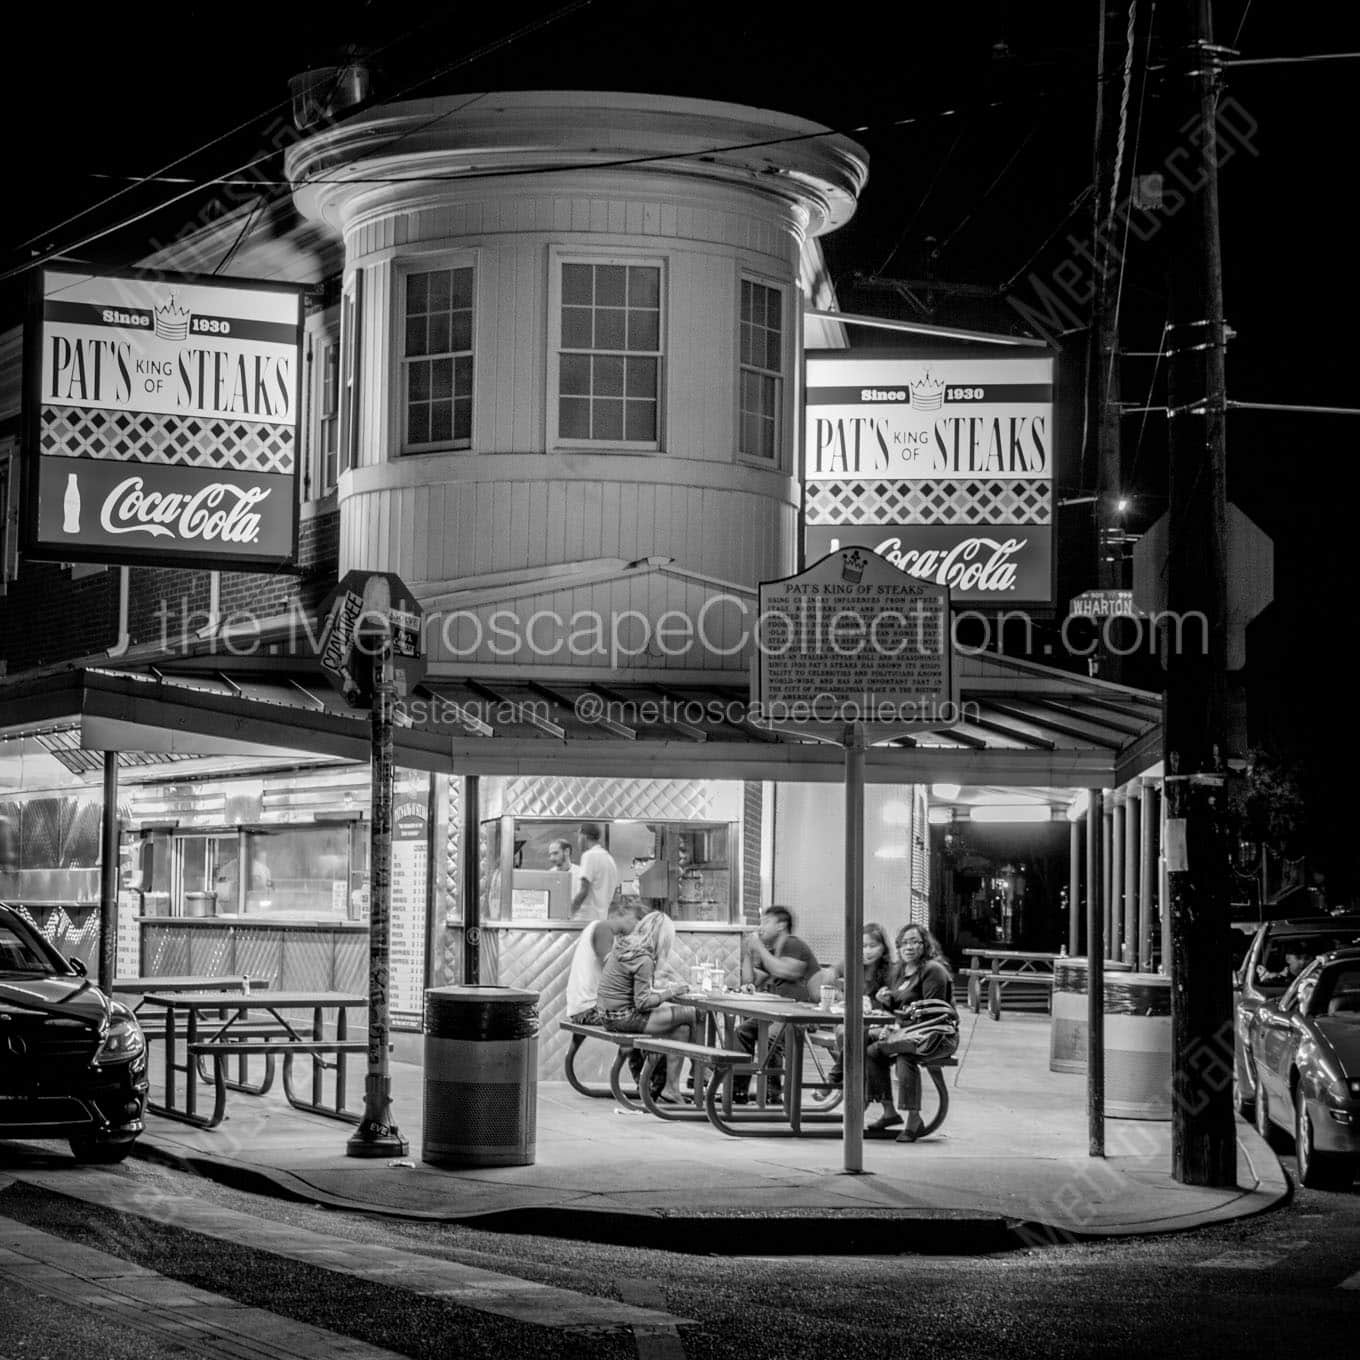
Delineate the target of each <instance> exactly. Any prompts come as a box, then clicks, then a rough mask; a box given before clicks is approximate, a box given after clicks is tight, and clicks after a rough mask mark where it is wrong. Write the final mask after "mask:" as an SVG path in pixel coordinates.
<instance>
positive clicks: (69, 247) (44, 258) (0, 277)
mask: <svg viewBox="0 0 1360 1360" xmlns="http://www.w3.org/2000/svg"><path fill="white" fill-rule="evenodd" d="M592 3H593V0H573V3H572V4H569V5H566V6H564V7H562V8H561V9H559V10H555V11H554V12H553V13H552V14H549V15H545V16H543V17H541V18H540V19H538V20H535V21H534V22H532V23H530V24H525V25H523V26H521V27H520V28H518V29H516V30H514V32H513V33H510V34H506V35H505V36H503V37H501V38H499V39H496V40H494V41H493V42H490V43H486V44H484V45H483V46H482V47H480V48H477V49H476V50H475V51H473V52H470V53H468V54H466V55H465V56H464V57H462V58H460V59H459V60H458V61H456V62H451V63H450V64H449V65H447V66H445V67H443V68H441V69H440V70H439V71H437V72H435V73H433V74H431V75H426V76H423V77H421V79H420V80H418V81H416V82H414V83H412V84H411V85H408V86H406V87H404V88H403V89H402V90H401V91H400V92H398V93H397V94H394V95H392V96H391V98H392V99H399V98H401V97H402V95H404V94H407V93H409V92H410V91H411V90H413V89H418V88H419V87H420V86H421V85H425V84H428V83H429V82H430V81H431V80H437V79H439V78H440V76H443V75H447V74H448V72H449V71H452V70H454V69H456V68H457V67H459V66H464V65H467V64H468V63H469V62H471V61H475V60H478V59H479V58H481V57H483V56H486V55H488V54H489V53H491V52H494V51H497V50H498V49H500V48H502V47H505V46H508V45H509V44H510V43H512V42H514V41H517V40H518V39H519V38H521V37H524V36H525V35H526V34H528V33H531V32H534V31H535V30H537V29H541V28H544V27H546V26H548V25H549V24H552V23H555V22H556V21H557V20H558V19H559V18H561V17H563V16H565V15H566V14H570V13H572V12H574V11H575V10H578V9H582V8H584V7H585V6H587V5H590V4H592ZM477 97H479V98H480V96H477ZM469 102H472V101H469ZM455 111H456V110H451V111H449V112H455ZM440 116H447V114H444V115H440ZM432 121H438V120H437V119H435V120H432ZM412 131H413V130H412ZM407 135H410V132H408V134H407ZM281 150H282V148H281V147H273V148H271V149H270V150H269V151H267V152H265V153H263V154H262V155H259V156H256V157H254V158H252V159H251V160H249V161H246V162H245V163H244V164H242V165H238V166H236V167H235V168H234V169H233V170H231V171H230V172H229V173H228V175H226V176H214V177H212V178H210V179H205V180H202V181H200V182H198V183H195V184H194V185H192V186H191V187H190V188H188V189H186V190H185V191H184V192H183V193H180V194H175V195H174V196H173V197H171V198H169V199H167V200H165V201H164V202H162V203H158V204H156V205H154V206H153V207H150V208H146V209H144V210H143V211H141V212H138V213H134V214H132V215H131V216H129V217H125V218H124V219H122V220H121V221H119V222H115V223H113V224H112V225H111V226H108V227H104V228H101V229H100V230H99V231H95V232H91V233H90V234H89V235H88V236H84V237H82V238H81V239H80V240H78V241H74V242H68V243H67V244H66V245H63V246H61V247H53V248H52V249H50V250H48V251H47V252H45V253H43V254H40V255H39V256H37V258H35V259H30V260H25V261H24V262H23V263H22V264H18V265H14V266H12V267H11V268H9V269H6V270H4V271H3V272H0V282H4V281H6V280H9V279H12V278H16V277H18V276H19V275H21V274H25V273H28V272H29V271H30V270H33V269H38V268H41V266H43V265H44V264H47V263H48V262H49V261H51V260H55V259H59V258H61V257H62V256H64V255H66V254H68V253H69V252H70V251H73V250H82V249H84V247H86V246H88V245H92V244H93V243H94V242H95V241H101V240H103V239H104V238H105V237H106V236H112V235H113V234H114V233H115V232H119V231H123V230H125V229H126V228H127V227H131V226H135V225H136V224H137V223H138V222H143V221H145V220H146V219H147V218H148V217H154V216H155V215H156V214H157V213H161V212H164V211H165V210H166V209H168V208H173V207H174V206H175V204H177V203H182V202H183V201H184V200H185V199H186V198H192V197H193V196H194V195H195V194H198V193H201V192H203V190H205V189H210V188H215V187H219V186H225V185H227V184H231V183H239V182H240V181H238V180H236V179H235V178H234V177H235V176H237V175H239V174H241V172H242V171H245V170H251V169H253V168H254V167H255V166H257V165H263V164H264V163H265V162H266V161H269V160H272V159H273V158H274V157H275V156H277V155H279V153H280V151H281ZM248 182H249V183H250V184H252V185H254V186H255V187H257V188H270V187H276V188H281V187H285V186H287V185H288V181H287V180H266V179H262V178H252V179H250V180H249V181H248Z"/></svg>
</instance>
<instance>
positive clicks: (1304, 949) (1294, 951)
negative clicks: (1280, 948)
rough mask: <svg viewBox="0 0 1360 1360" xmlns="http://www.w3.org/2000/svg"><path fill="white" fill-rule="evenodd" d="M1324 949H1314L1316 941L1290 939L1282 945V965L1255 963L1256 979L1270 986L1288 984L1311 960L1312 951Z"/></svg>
mask: <svg viewBox="0 0 1360 1360" xmlns="http://www.w3.org/2000/svg"><path fill="white" fill-rule="evenodd" d="M1315 952H1318V953H1322V952H1325V951H1322V950H1317V949H1316V942H1313V943H1308V942H1306V941H1304V940H1290V941H1289V943H1288V944H1286V945H1285V947H1284V967H1283V968H1281V967H1279V966H1278V965H1276V966H1274V967H1272V966H1270V964H1269V963H1258V964H1257V965H1256V981H1257V982H1264V983H1267V984H1268V985H1271V986H1286V987H1287V986H1288V985H1289V984H1290V983H1291V982H1293V981H1294V979H1295V978H1296V977H1298V975H1299V974H1300V973H1301V972H1303V970H1304V969H1305V968H1307V967H1308V965H1309V964H1310V963H1312V961H1313V957H1314V953H1315Z"/></svg>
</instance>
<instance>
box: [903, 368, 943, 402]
mask: <svg viewBox="0 0 1360 1360" xmlns="http://www.w3.org/2000/svg"><path fill="white" fill-rule="evenodd" d="M909 386H910V387H911V404H912V405H913V406H914V407H915V408H916V409H917V410H918V411H938V410H939V409H940V407H941V406H943V405H944V384H943V383H942V382H941V381H940V380H939V379H938V378H937V377H935V376H934V374H932V373H931V371H930V370H929V369H926V371H925V373H924V374H923V375H922V376H921V377H920V378H919V379H918V380H917V381H916V382H914V383H911V384H909Z"/></svg>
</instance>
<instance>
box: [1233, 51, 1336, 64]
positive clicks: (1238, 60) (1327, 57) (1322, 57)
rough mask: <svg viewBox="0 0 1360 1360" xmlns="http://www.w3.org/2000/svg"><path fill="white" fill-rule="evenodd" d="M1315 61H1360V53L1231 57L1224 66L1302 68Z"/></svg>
mask: <svg viewBox="0 0 1360 1360" xmlns="http://www.w3.org/2000/svg"><path fill="white" fill-rule="evenodd" d="M1315 61H1360V52H1318V53H1315V54H1313V55H1312V56H1306V57H1249V58H1245V59H1244V58H1242V57H1230V58H1228V59H1227V60H1226V61H1225V62H1224V63H1223V64H1224V65H1225V66H1231V67H1234V68H1237V67H1241V66H1300V65H1304V64H1306V63H1309V62H1315Z"/></svg>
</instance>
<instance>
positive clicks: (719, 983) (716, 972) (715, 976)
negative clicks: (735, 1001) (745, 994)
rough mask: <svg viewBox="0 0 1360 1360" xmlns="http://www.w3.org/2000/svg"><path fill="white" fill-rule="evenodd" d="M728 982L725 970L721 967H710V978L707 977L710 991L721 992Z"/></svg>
mask: <svg viewBox="0 0 1360 1360" xmlns="http://www.w3.org/2000/svg"><path fill="white" fill-rule="evenodd" d="M726 982H727V978H726V976H725V975H724V973H723V970H722V969H721V968H710V969H709V970H708V978H707V979H706V987H707V990H708V991H710V992H720V991H722V989H723V987H724V986H725V985H726Z"/></svg>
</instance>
